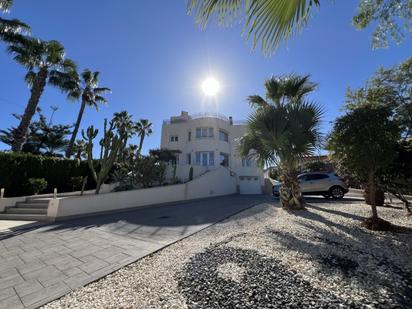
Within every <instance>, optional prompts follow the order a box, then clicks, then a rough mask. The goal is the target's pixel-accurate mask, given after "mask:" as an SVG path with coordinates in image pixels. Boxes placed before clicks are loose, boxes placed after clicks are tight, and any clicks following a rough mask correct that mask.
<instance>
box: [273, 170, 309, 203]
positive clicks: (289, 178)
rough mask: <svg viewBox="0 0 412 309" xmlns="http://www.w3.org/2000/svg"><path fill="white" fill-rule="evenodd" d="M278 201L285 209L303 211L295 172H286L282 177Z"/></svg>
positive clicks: (301, 197)
mask: <svg viewBox="0 0 412 309" xmlns="http://www.w3.org/2000/svg"><path fill="white" fill-rule="evenodd" d="M279 193H280V201H281V204H282V207H283V208H285V209H303V208H304V201H303V196H302V192H301V191H300V187H299V182H298V178H297V175H296V172H295V171H290V170H286V171H284V172H283V175H282V187H281V188H280V192H279Z"/></svg>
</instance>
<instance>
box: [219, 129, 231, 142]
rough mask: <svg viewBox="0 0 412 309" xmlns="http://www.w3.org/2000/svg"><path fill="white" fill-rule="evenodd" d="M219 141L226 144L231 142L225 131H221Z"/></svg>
mask: <svg viewBox="0 0 412 309" xmlns="http://www.w3.org/2000/svg"><path fill="white" fill-rule="evenodd" d="M219 139H220V140H221V141H224V142H228V141H229V134H227V132H225V131H223V130H219Z"/></svg>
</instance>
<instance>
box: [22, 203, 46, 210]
mask: <svg viewBox="0 0 412 309" xmlns="http://www.w3.org/2000/svg"><path fill="white" fill-rule="evenodd" d="M16 207H17V208H33V209H47V208H48V207H49V204H48V203H25V202H17V203H16Z"/></svg>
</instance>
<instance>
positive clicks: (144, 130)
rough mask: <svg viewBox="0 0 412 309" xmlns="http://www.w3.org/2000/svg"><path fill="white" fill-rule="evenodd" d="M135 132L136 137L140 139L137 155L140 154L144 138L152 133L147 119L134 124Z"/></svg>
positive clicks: (150, 124)
mask: <svg viewBox="0 0 412 309" xmlns="http://www.w3.org/2000/svg"><path fill="white" fill-rule="evenodd" d="M136 131H137V135H138V136H139V137H140V142H139V148H138V149H137V153H138V154H140V153H141V151H142V147H143V141H144V139H145V137H146V136H150V135H151V134H152V133H153V131H152V123H151V122H150V121H149V120H148V119H140V120H139V121H138V122H137V123H136Z"/></svg>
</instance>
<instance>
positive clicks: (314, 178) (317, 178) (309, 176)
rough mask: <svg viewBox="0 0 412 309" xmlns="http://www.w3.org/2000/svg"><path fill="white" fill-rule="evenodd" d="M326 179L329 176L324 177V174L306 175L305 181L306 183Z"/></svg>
mask: <svg viewBox="0 0 412 309" xmlns="http://www.w3.org/2000/svg"><path fill="white" fill-rule="evenodd" d="M326 178H329V176H328V175H326V174H309V175H306V180H307V181H309V180H320V179H326Z"/></svg>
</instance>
